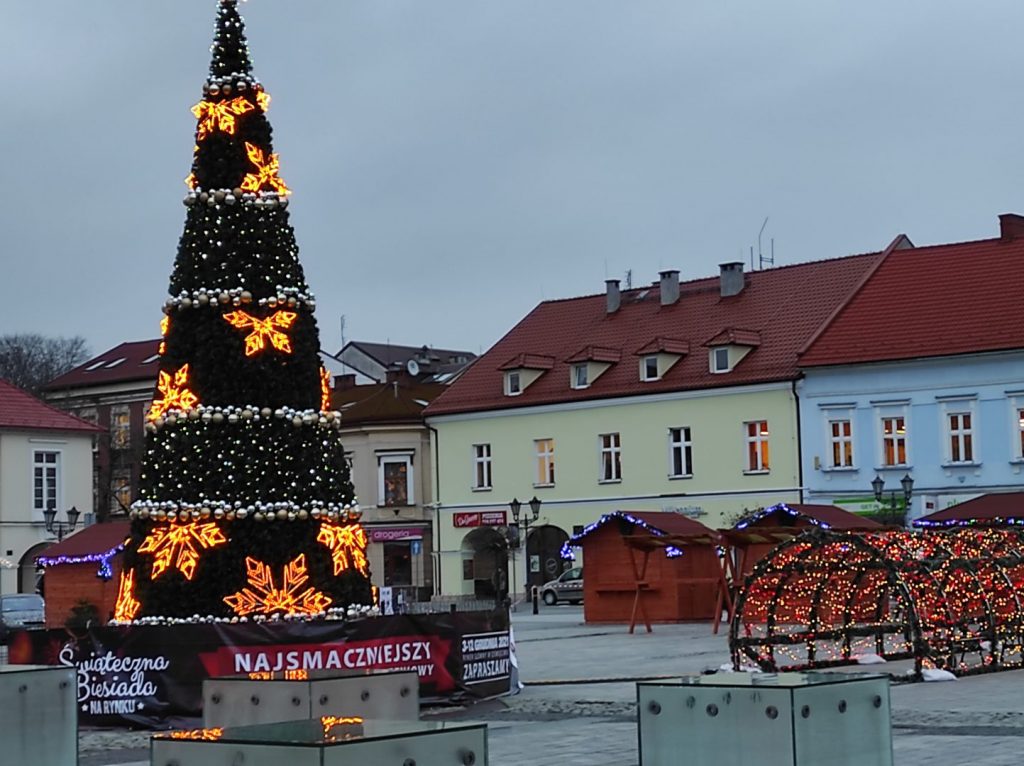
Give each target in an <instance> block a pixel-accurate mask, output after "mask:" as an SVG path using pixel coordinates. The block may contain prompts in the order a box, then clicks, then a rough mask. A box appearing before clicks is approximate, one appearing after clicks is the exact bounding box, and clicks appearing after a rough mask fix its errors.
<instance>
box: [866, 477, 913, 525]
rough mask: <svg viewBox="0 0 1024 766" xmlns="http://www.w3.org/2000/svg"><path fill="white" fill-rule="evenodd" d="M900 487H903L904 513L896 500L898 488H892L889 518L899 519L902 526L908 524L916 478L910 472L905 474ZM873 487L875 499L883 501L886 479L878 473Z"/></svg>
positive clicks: (872, 483) (893, 520) (872, 482)
mask: <svg viewBox="0 0 1024 766" xmlns="http://www.w3.org/2000/svg"><path fill="white" fill-rule="evenodd" d="M900 487H902V489H903V513H902V514H901V513H900V510H899V503H898V502H897V500H896V490H892V491H890V492H889V509H888V515H889V519H888V520H889V521H892V522H893V523H895V522H897V521H898V522H899V523H900V526H906V524H907V510H908V509H909V508H910V498H911V497H913V495H914V479H913V478H912V477H911V476H910V474H909V473H908V474H904V476H903V478H902V479H900ZM871 488H872V489H873V490H874V491H875V500H876V501H877V502H879V503H881V502H882V497H883V492H884V490H885V479H883V478H882V477H881V476H878V475H876V476H875V478H874V479H873V480H872V481H871Z"/></svg>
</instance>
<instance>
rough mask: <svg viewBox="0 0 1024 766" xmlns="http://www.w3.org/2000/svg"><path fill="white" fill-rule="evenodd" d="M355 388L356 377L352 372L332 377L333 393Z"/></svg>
mask: <svg viewBox="0 0 1024 766" xmlns="http://www.w3.org/2000/svg"><path fill="white" fill-rule="evenodd" d="M355 387H356V375H355V373H354V372H350V373H349V374H348V375H335V376H334V390H335V391H346V390H348V389H350V388H355Z"/></svg>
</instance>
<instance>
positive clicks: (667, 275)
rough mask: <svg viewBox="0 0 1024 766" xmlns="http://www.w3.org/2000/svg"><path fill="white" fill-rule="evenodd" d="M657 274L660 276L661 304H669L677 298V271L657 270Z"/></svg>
mask: <svg viewBox="0 0 1024 766" xmlns="http://www.w3.org/2000/svg"><path fill="white" fill-rule="evenodd" d="M658 276H659V277H661V305H662V306H671V305H672V304H673V303H675V302H676V301H678V300H679V271H678V269H669V270H668V271H659V272H658Z"/></svg>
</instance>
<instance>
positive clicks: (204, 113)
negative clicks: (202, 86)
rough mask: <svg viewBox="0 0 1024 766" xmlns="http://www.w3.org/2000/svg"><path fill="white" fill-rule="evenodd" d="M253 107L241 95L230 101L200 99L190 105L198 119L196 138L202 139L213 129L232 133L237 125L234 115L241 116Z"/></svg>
mask: <svg viewBox="0 0 1024 766" xmlns="http://www.w3.org/2000/svg"><path fill="white" fill-rule="evenodd" d="M255 108H256V107H254V106H253V105H252V102H251V101H249V99H247V98H243V97H241V96H239V97H237V98H233V99H231V100H230V101H200V102H199V103H198V104H196V105H195V106H193V107H192V114H194V115H195V116H196V119H198V120H199V127H198V131H199V132H198V134H197V138H198V139H199V140H200V141H202V140H203V139H204V138H206V137H207V136H208V135H210V134H211V133H213V132H214V131H215V130H222V131H224V132H225V133H227V134H228V135H234V134H235V127H236V125H237V120H235V117H241V116H242V115H243V114H246V113H247V112H251V111H252V110H253V109H255ZM264 111H265V110H264Z"/></svg>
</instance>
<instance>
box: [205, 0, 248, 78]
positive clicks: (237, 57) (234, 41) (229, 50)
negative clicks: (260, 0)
mask: <svg viewBox="0 0 1024 766" xmlns="http://www.w3.org/2000/svg"><path fill="white" fill-rule="evenodd" d="M210 52H211V53H212V54H213V58H212V60H211V61H210V76H211V77H225V76H228V75H248V74H251V73H252V59H251V58H250V57H249V45H248V43H247V42H246V40H245V20H244V19H242V15H241V14H240V13H239V12H238V0H219V2H218V7H217V32H216V34H214V36H213V45H212V46H210Z"/></svg>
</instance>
